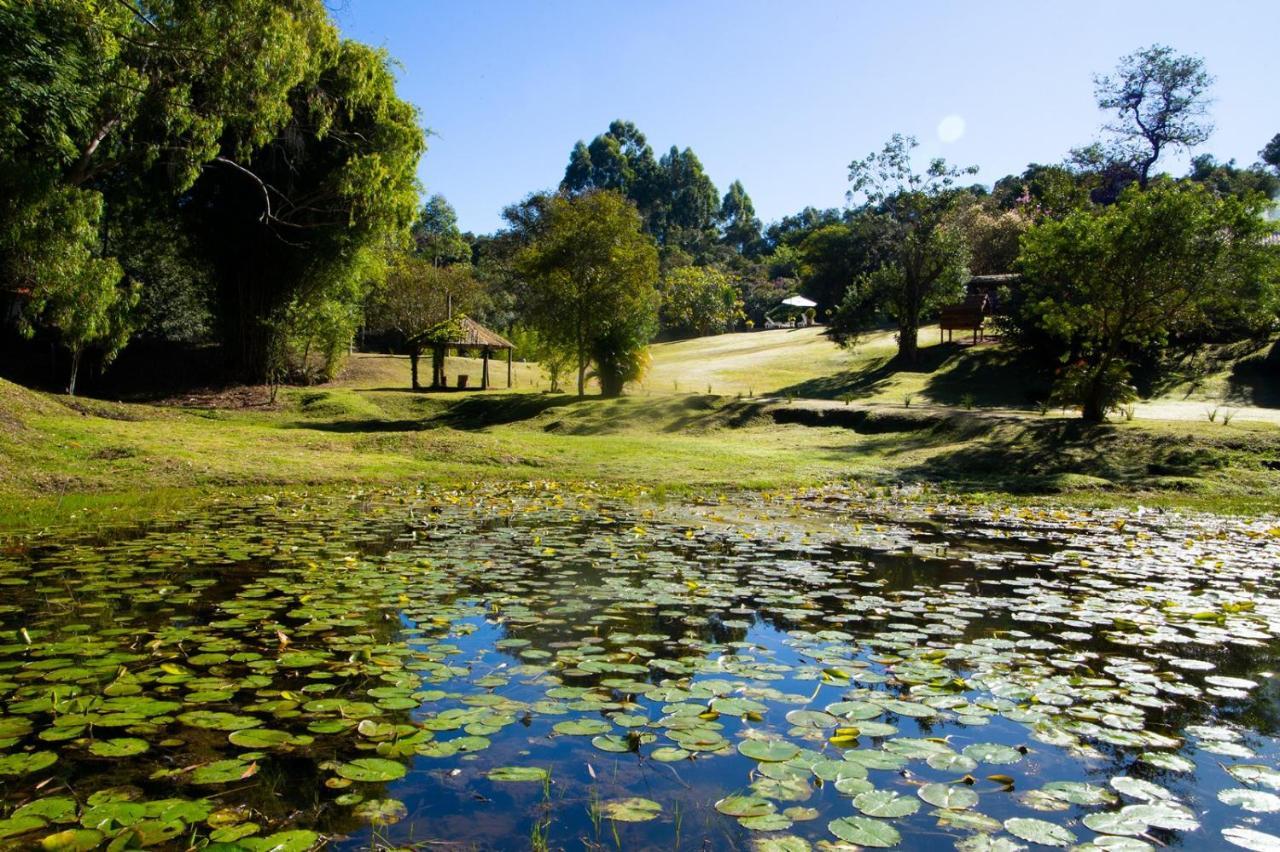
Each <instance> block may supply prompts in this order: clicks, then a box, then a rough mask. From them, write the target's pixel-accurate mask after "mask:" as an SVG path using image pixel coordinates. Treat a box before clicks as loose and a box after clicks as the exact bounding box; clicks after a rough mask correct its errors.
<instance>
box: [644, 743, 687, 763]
mask: <svg viewBox="0 0 1280 852" xmlns="http://www.w3.org/2000/svg"><path fill="white" fill-rule="evenodd" d="M691 754H692V752H690V751H686V750H685V749H682V748H672V747H671V746H662V747H661V748H655V749H654V750H653V751H652V752H650V753H649V756H650V757H652V758H653V759H654V760H656V761H658V762H659V763H675V762H677V761H680V760H688V759H689V755H691Z"/></svg>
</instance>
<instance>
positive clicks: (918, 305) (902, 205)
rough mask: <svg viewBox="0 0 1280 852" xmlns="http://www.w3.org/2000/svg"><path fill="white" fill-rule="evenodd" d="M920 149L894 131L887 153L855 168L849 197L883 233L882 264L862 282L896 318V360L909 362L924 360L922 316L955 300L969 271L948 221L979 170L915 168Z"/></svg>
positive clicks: (941, 165)
mask: <svg viewBox="0 0 1280 852" xmlns="http://www.w3.org/2000/svg"><path fill="white" fill-rule="evenodd" d="M918 145H919V143H918V142H916V140H915V138H914V137H911V136H904V135H902V134H900V133H895V134H894V135H893V136H892V137H890V139H889V141H888V142H887V143H885V146H884V148H883V149H881V150H880V151H878V152H873V153H871V154H869V155H867V157H865V158H864V159H861V160H855V161H853V162H852V163H851V164H850V165H849V182H850V184H851V186H850V189H849V192H848V198H849V200H850V202H853V201H856V200H859V199H861V200H862V201H863V202H864V204H865V206H866V211H865V212H866V214H867V215H868V216H869V217H871V218H870V222H872V223H874V227H875V230H876V232H877V234H878V236H877V240H876V242H877V243H878V246H877V255H878V258H879V264H878V265H877V266H876V268H875V269H874V270H873V271H872V272H871V273H870V274H869V276H867V277H866V279H865V280H864V282H863V284H864V286H866V287H867V288H869V289H872V290H874V291H875V292H876V293H877V294H880V295H879V296H878V298H877V301H882V303H883V305H884V307H885V308H886V309H887V312H888V313H889V314H890V315H891V316H892V317H893V318H894V319H895V320H896V321H897V324H898V357H900V358H901V359H902V360H903V361H905V362H907V363H915V362H916V360H917V359H918V348H919V344H918V340H917V338H918V337H919V331H920V317H921V315H922V314H923V313H924V312H925V311H926V310H929V309H931V308H933V307H936V306H937V305H938V304H939V302H940V301H941V300H943V299H945V298H947V297H949V296H951V295H953V294H954V293H955V292H956V291H957V290H958V289H959V286H960V281H961V279H962V278H963V276H964V274H965V264H966V260H967V249H966V246H965V241H964V237H963V234H962V233H961V232H960V231H959V229H958V228H955V227H952V226H951V221H950V220H951V216H952V214H953V212H954V211H955V209H956V207H957V205H958V204H960V203H961V202H962V201H963V200H964V199H966V198H967V197H968V195H967V193H965V192H964V191H963V190H961V189H958V188H957V187H956V185H955V184H956V180H957V179H958V178H959V177H961V176H962V175H969V174H974V173H976V172H977V168H975V167H969V168H963V169H958V168H955V167H952V166H949V165H947V163H946V161H944V160H942V159H941V158H938V159H934V160H931V161H930V162H929V165H928V166H927V167H925V169H924V170H923V171H915V169H914V166H913V164H912V156H911V152H912V151H913V150H914V149H915V148H916V147H918Z"/></svg>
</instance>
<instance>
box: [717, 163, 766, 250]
mask: <svg viewBox="0 0 1280 852" xmlns="http://www.w3.org/2000/svg"><path fill="white" fill-rule="evenodd" d="M720 227H721V228H722V229H723V231H724V237H723V239H724V242H725V243H726V244H727V245H730V246H732V247H733V248H734V249H735V250H736V251H737V252H738V253H739V254H743V255H751V256H755V254H757V253H758V252H759V250H760V227H761V225H760V220H759V219H758V218H757V217H756V207H755V205H754V204H753V203H752V202H751V196H750V195H747V190H746V189H745V188H744V187H743V186H742V181H737V180H735V181H734V182H733V183H731V184H729V191H728V192H726V193H725V194H724V199H723V200H722V201H721V202H720Z"/></svg>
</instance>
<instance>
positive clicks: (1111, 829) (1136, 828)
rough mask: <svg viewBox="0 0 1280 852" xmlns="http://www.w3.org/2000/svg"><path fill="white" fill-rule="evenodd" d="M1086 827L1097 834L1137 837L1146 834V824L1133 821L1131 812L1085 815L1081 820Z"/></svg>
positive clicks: (1137, 820) (1140, 821) (1136, 820)
mask: <svg viewBox="0 0 1280 852" xmlns="http://www.w3.org/2000/svg"><path fill="white" fill-rule="evenodd" d="M1082 821H1083V822H1084V824H1085V825H1086V826H1088V827H1089V828H1090V829H1092V830H1093V831H1096V832H1098V833H1099V834H1127V835H1134V836H1136V835H1139V834H1145V833H1146V832H1147V824H1146V823H1145V822H1143V821H1142V820H1140V819H1135V818H1134V816H1133V814H1132V812H1130V813H1127V814H1126V813H1124V812H1123V811H1103V812H1101V813H1096V814H1085V816H1084V819H1083V820H1082Z"/></svg>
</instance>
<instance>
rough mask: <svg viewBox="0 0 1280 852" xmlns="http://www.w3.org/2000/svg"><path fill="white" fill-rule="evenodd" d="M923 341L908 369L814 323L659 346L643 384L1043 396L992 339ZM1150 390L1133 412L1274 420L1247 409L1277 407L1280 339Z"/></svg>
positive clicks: (1201, 360) (1011, 402)
mask: <svg viewBox="0 0 1280 852" xmlns="http://www.w3.org/2000/svg"><path fill="white" fill-rule="evenodd" d="M920 340H921V343H922V344H923V345H922V347H921V350H920V355H921V358H920V363H919V364H918V365H915V366H914V367H912V368H905V367H904V366H903V365H901V364H898V363H896V362H894V360H893V357H894V354H895V353H896V351H897V346H896V343H895V341H894V335H893V332H889V331H882V332H875V333H872V334H869V335H866V336H865V338H864V339H862V340H861V341H859V343H858V344H857V345H856V346H854V347H852V348H850V349H842V348H841V347H839V346H837V345H836V344H835V343H833V342H832V341H831V340H830V339H829V338H827V337H826V336H825V335H824V334H823V330H822V329H820V328H805V329H782V330H776V331H759V332H744V333H739V334H725V335H720V336H718V337H701V338H695V339H693V340H682V341H677V342H674V343H662V344H658V345H656V346H654V347H653V366H652V369H651V370H650V372H649V375H648V376H647V377H646V379H645V381H644V383H643V385H642V388H643V390H644V392H646V393H650V394H658V393H671V392H673V391H675V390H677V389H678V390H680V391H691V392H699V393H702V392H711V393H717V394H725V395H738V394H743V395H747V396H750V395H755V396H794V397H796V398H808V399H852V400H856V401H858V402H861V403H869V404H884V405H895V406H900V407H901V406H904V405H907V404H911V405H916V406H919V405H937V406H952V407H955V406H960V407H969V406H973V407H982V408H997V409H1012V410H1034V409H1036V408H1037V405H1036V403H1037V401H1038V400H1041V399H1044V398H1045V396H1046V395H1047V393H1048V387H1047V386H1046V385H1045V384H1044V382H1043V380H1042V379H1040V378H1039V377H1037V376H1036V375H1035V374H1034V372H1033V371H1031V370H1029V369H1027V367H1026V366H1025V365H1023V364H1020V363H1019V361H1018V357H1017V355H1016V354H1015V353H1012V352H1010V351H1008V350H1007V349H1004V348H1002V347H1000V346H999V345H996V344H983V345H980V346H970V345H968V344H967V343H960V342H954V343H945V344H943V343H939V342H938V332H937V326H928V327H925V328H924V329H922V330H921V332H920ZM1193 376H1194V377H1195V378H1192V377H1193ZM1154 391H1155V393H1154V395H1153V396H1152V397H1151V398H1149V399H1147V400H1144V401H1143V402H1141V403H1140V404H1139V405H1138V406H1137V415H1138V416H1139V417H1141V418H1145V419H1187V420H1199V419H1205V420H1206V421H1207V419H1208V417H1207V412H1211V411H1213V409H1214V408H1219V409H1221V411H1231V412H1233V413H1234V414H1235V416H1238V417H1240V419H1252V420H1266V421H1269V422H1276V423H1280V410H1276V411H1258V410H1252V409H1256V408H1259V407H1262V408H1271V409H1280V342H1277V341H1274V340H1272V341H1267V342H1265V343H1263V344H1234V345H1231V346H1223V347H1210V348H1209V349H1207V350H1205V351H1203V352H1200V353H1198V354H1197V355H1195V356H1194V357H1188V358H1185V359H1182V360H1180V361H1179V362H1177V363H1176V364H1175V365H1174V368H1173V370H1172V371H1171V373H1170V375H1169V376H1168V377H1167V378H1166V379H1165V381H1163V382H1162V383H1161V384H1159V385H1158V386H1157V387H1156V388H1154ZM1221 411H1220V412H1219V413H1220V414H1221Z"/></svg>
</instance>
